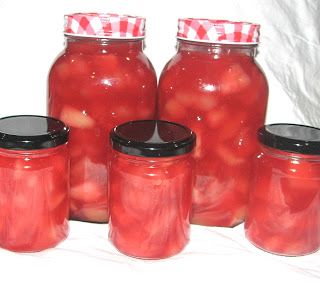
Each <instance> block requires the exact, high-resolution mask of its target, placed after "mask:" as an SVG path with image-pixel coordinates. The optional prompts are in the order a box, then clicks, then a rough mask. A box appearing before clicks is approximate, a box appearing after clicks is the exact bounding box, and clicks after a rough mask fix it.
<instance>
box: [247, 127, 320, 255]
mask: <svg viewBox="0 0 320 289" xmlns="http://www.w3.org/2000/svg"><path fill="white" fill-rule="evenodd" d="M259 140H260V143H261V153H260V154H259V155H258V157H257V158H256V160H255V170H254V172H255V177H254V182H253V186H252V191H251V193H250V201H249V208H248V216H247V219H246V222H245V230H246V237H247V238H248V239H249V240H250V241H251V242H252V243H253V244H254V245H256V246H257V247H259V248H261V249H263V250H266V251H268V252H272V253H276V254H280V255H287V256H298V255H305V254H309V253H312V252H315V251H316V250H318V249H319V247H320V129H316V128H313V127H308V126H302V125H294V124H272V125H266V126H264V127H262V128H261V129H260V130H259Z"/></svg>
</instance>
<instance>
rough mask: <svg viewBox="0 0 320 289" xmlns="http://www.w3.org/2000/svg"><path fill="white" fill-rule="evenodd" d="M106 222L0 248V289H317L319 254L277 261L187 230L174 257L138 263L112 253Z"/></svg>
mask: <svg viewBox="0 0 320 289" xmlns="http://www.w3.org/2000/svg"><path fill="white" fill-rule="evenodd" d="M108 230H109V228H108V225H106V224H91V223H83V222H77V221H71V222H70V235H69V237H68V238H67V239H66V240H65V241H63V242H62V243H60V244H59V245H58V246H57V247H56V248H53V249H48V250H45V251H42V252H39V253H31V254H18V253H12V252H9V251H6V250H0V272H1V273H0V274H1V275H0V276H1V278H0V280H1V281H0V284H6V285H5V286H3V285H0V288H6V289H7V288H39V289H40V288H46V289H51V288H55V289H57V288H92V289H100V288H101V289H102V288H139V289H144V288H146V289H147V288H148V289H150V288H162V289H163V288H204V289H205V288H307V289H313V288H317V289H319V288H320V252H316V253H313V254H310V255H307V256H302V257H283V256H277V255H273V254H270V253H266V252H264V251H262V250H260V249H258V248H256V247H254V246H253V245H252V244H251V243H250V242H249V241H248V240H247V239H246V238H245V236H244V230H243V224H241V225H239V226H237V227H235V228H216V227H202V226H195V225H192V227H191V238H190V242H189V244H188V245H187V246H186V248H185V249H184V250H183V252H182V253H180V254H178V255H176V256H173V257H171V258H168V259H163V260H152V261H149V260H140V259H134V258H131V257H127V256H125V255H123V254H121V253H119V252H118V251H117V250H116V249H115V247H114V246H113V245H112V243H111V242H110V241H109V240H108Z"/></svg>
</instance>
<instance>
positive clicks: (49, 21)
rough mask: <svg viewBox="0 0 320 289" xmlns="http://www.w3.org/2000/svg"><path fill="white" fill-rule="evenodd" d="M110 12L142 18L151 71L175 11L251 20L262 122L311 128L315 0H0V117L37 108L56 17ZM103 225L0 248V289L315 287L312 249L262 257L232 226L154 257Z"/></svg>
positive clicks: (318, 283) (317, 38)
mask: <svg viewBox="0 0 320 289" xmlns="http://www.w3.org/2000/svg"><path fill="white" fill-rule="evenodd" d="M79 11H87V12H89V11H90V12H95V11H98V12H115V13H125V14H132V15H142V16H146V17H147V39H146V43H147V49H146V53H147V55H148V56H149V58H150V59H151V61H152V62H153V64H154V66H155V68H156V71H157V73H158V75H159V73H160V71H161V69H162V67H163V66H164V65H165V63H166V62H167V61H168V60H169V58H170V57H171V56H172V55H173V54H174V53H175V42H176V41H175V34H176V26H177V18H178V17H208V18H217V19H218V18H219V19H230V20H240V21H251V22H257V23H260V24H261V26H262V28H261V45H260V48H259V55H258V57H257V60H258V62H259V63H260V65H261V66H262V68H263V70H264V71H265V73H266V76H267V78H268V80H269V85H270V98H269V106H268V114H267V122H268V123H272V122H294V123H304V124H309V125H314V126H319V127H320V118H319V117H318V115H319V113H318V111H319V107H320V102H319V96H320V85H319V78H320V21H319V15H320V1H318V0H238V1H237V0H223V1H217V0H197V1H187V0H184V1H183V0H181V1H177V0H176V1H165V0H164V1H150V0H149V1H148V0H131V1H123V0H117V1H111V0H104V1H102V0H91V1H85V0H65V1H62V0H55V1H35V0H28V1H23V0H19V1H18V0H0V27H1V44H0V101H1V102H0V117H2V116H6V115H12V114H44V113H45V111H46V108H45V107H46V78H47V73H48V70H49V67H50V65H51V63H52V62H53V60H54V58H55V57H56V55H57V54H58V53H59V52H60V51H61V50H62V48H63V41H64V40H63V34H62V27H63V14H65V13H73V12H79ZM107 231H108V227H107V225H97V224H85V223H79V222H72V223H71V234H70V237H69V238H68V239H67V240H66V241H65V242H63V243H62V244H61V245H60V246H58V248H55V249H52V250H48V251H46V252H42V253H37V254H15V253H11V252H8V251H5V250H0V284H1V285H0V288H22V287H23V288H61V287H63V288H68V287H69V288H95V289H98V288H108V287H110V288H122V287H125V286H126V287H129V286H130V287H131V288H165V287H167V288H173V287H174V286H177V287H179V288H184V287H185V288H190V287H191V288H215V287H216V288H230V287H231V286H233V288H234V287H236V286H238V287H241V288H257V287H259V288H272V287H276V288H278V287H280V286H283V287H285V288H308V289H309V288H319V287H320V252H318V253H316V254H313V255H310V256H305V257H299V258H286V257H279V256H273V255H271V254H267V253H264V252H262V251H260V250H258V249H256V248H254V247H253V246H251V245H250V244H249V242H248V241H247V240H246V239H245V238H244V234H243V225H240V226H238V227H236V228H234V229H225V228H207V227H199V226H193V227H192V235H191V242H190V244H189V245H188V247H187V248H186V250H185V251H184V252H183V253H182V254H180V255H178V256H176V257H173V258H171V259H168V260H163V261H141V260H134V259H131V258H127V257H125V256H122V255H121V254H119V253H118V252H117V251H116V250H115V249H114V248H113V247H112V245H111V244H110V243H109V242H108V240H107Z"/></svg>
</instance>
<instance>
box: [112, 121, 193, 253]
mask: <svg viewBox="0 0 320 289" xmlns="http://www.w3.org/2000/svg"><path fill="white" fill-rule="evenodd" d="M110 138H111V143H112V147H113V153H112V159H111V167H110V178H109V180H110V196H109V197H110V231H109V238H110V240H111V241H112V243H113V244H114V245H115V246H116V248H117V249H118V250H119V251H121V252H122V253H124V254H126V255H129V256H132V257H137V258H143V259H160V258H166V257H170V256H172V255H175V254H177V253H178V252H180V251H181V250H182V249H183V248H184V247H185V245H186V244H187V242H188V240H189V227H190V223H189V213H190V209H191V195H192V192H191V191H192V185H193V183H192V182H193V177H192V167H193V162H192V158H191V155H190V152H191V151H192V149H193V147H194V145H195V135H194V133H193V132H191V130H189V129H188V128H186V127H183V126H181V125H178V124H174V123H170V122H164V121H151V120H150V121H148V120H146V121H134V122H129V123H125V124H122V125H120V126H118V127H116V128H114V129H113V130H112V131H111V134H110Z"/></svg>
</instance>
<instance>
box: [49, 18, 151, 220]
mask: <svg viewBox="0 0 320 289" xmlns="http://www.w3.org/2000/svg"><path fill="white" fill-rule="evenodd" d="M65 17H66V24H65V35H66V48H65V50H64V51H63V52H62V54H61V55H60V56H59V57H58V59H57V60H56V61H55V63H54V64H53V66H52V68H51V71H50V75H49V103H48V110H49V115H51V116H54V117H57V118H59V119H61V120H62V121H64V122H65V123H66V124H67V125H69V126H70V128H71V133H70V142H69V146H70V155H71V193H70V194H71V196H70V217H71V218H72V219H77V220H82V221H91V222H106V221H107V220H108V213H107V207H108V202H107V162H108V160H109V158H110V156H109V154H108V150H106V148H108V146H109V143H108V132H109V131H110V130H111V129H112V128H113V127H114V126H116V125H118V124H120V123H123V122H127V121H130V120H134V119H146V118H153V117H154V114H155V97H156V85H157V81H156V75H155V71H154V69H153V67H152V65H151V63H150V61H149V60H148V58H147V57H146V56H145V55H144V53H143V41H144V35H145V30H144V25H145V19H144V18H141V17H131V16H121V15H115V14H96V13H88V14H82V13H77V14H72V15H66V16H65Z"/></svg>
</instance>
